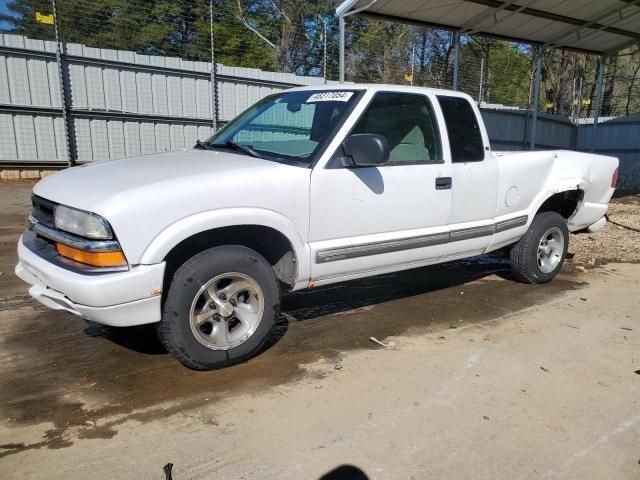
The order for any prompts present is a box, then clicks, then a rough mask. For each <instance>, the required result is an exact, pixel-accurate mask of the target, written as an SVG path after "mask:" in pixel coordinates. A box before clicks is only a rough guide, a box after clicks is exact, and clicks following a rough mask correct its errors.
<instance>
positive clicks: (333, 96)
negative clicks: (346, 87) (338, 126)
mask: <svg viewBox="0 0 640 480" xmlns="http://www.w3.org/2000/svg"><path fill="white" fill-rule="evenodd" d="M352 96H353V92H319V93H314V94H313V95H311V96H310V97H309V99H308V100H307V103H310V102H347V101H349V99H350V98H351V97H352Z"/></svg>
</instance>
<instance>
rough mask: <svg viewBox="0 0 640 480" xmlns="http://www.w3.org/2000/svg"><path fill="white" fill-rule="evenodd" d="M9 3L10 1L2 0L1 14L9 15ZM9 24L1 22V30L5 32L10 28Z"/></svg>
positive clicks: (0, 2) (0, 0)
mask: <svg viewBox="0 0 640 480" xmlns="http://www.w3.org/2000/svg"><path fill="white" fill-rule="evenodd" d="M7 3H9V1H8V0H0V13H5V14H6V13H9V9H8V8H7ZM8 27H9V24H8V23H6V22H2V21H0V30H4V29H5V28H8Z"/></svg>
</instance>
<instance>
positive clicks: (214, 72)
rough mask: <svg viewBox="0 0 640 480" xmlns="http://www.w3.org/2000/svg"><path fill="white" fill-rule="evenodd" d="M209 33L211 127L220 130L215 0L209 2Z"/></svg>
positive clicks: (214, 130)
mask: <svg viewBox="0 0 640 480" xmlns="http://www.w3.org/2000/svg"><path fill="white" fill-rule="evenodd" d="M209 35H210V41H211V128H212V129H213V132H214V133H215V132H216V131H217V130H218V121H219V110H218V105H219V103H218V64H217V63H216V49H215V42H214V39H213V0H211V1H210V2H209Z"/></svg>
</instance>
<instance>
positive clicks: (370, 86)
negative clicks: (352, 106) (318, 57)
mask: <svg viewBox="0 0 640 480" xmlns="http://www.w3.org/2000/svg"><path fill="white" fill-rule="evenodd" d="M306 90H309V91H318V90H369V91H376V92H378V91H385V92H389V91H392V92H406V93H411V92H414V93H424V92H429V93H432V94H434V95H442V94H446V95H450V96H456V97H465V98H467V99H470V100H472V98H471V97H470V96H469V95H467V94H466V93H463V92H457V91H455V90H445V89H442V88H428V87H414V86H410V85H391V84H385V83H333V84H329V85H310V86H304V87H294V88H291V89H290V90H289V91H306Z"/></svg>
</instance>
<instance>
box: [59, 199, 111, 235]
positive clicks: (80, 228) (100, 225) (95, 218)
mask: <svg viewBox="0 0 640 480" xmlns="http://www.w3.org/2000/svg"><path fill="white" fill-rule="evenodd" d="M54 221H55V225H56V228H59V229H60V230H63V231H65V232H69V233H74V234H76V235H79V236H81V237H85V238H91V239H95V240H109V239H111V238H113V232H112V231H111V227H109V224H108V223H107V221H106V220H105V219H104V218H102V217H101V216H100V215H96V214H95V213H89V212H83V211H82V210H76V209H75V208H70V207H65V206H64V205H58V206H56V211H55V214H54Z"/></svg>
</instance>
